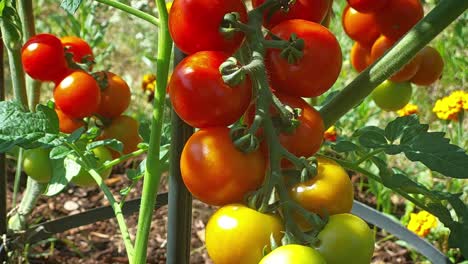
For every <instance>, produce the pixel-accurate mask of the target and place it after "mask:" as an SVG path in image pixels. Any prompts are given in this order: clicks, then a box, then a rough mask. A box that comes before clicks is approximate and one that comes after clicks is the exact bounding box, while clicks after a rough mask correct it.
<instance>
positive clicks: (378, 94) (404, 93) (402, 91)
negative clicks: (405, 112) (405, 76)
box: [371, 80, 413, 111]
mask: <svg viewBox="0 0 468 264" xmlns="http://www.w3.org/2000/svg"><path fill="white" fill-rule="evenodd" d="M412 90H413V89H412V87H411V83H409V82H401V83H395V82H391V81H389V80H386V81H385V82H383V83H382V84H380V85H379V86H377V88H375V89H374V91H373V92H372V94H371V96H372V99H374V102H375V104H376V105H377V106H378V107H380V108H381V109H382V110H385V111H397V110H400V109H401V108H403V107H404V106H405V105H407V104H408V103H409V101H410V99H411V94H412Z"/></svg>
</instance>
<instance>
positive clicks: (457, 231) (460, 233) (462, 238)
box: [448, 223, 468, 257]
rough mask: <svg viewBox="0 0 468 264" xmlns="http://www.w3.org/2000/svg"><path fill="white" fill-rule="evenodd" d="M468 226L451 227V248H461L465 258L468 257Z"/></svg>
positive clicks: (456, 224)
mask: <svg viewBox="0 0 468 264" xmlns="http://www.w3.org/2000/svg"><path fill="white" fill-rule="evenodd" d="M467 237H468V225H466V224H461V223H454V224H453V225H452V226H451V227H450V235H449V241H448V242H449V246H450V247H452V248H460V251H461V253H462V255H463V256H465V257H466V256H468V243H466V238H467Z"/></svg>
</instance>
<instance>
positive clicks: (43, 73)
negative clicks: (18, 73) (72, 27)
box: [21, 34, 67, 81]
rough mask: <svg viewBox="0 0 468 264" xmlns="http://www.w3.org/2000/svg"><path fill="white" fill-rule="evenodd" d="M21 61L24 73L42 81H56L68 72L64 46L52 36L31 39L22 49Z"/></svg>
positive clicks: (46, 35)
mask: <svg viewBox="0 0 468 264" xmlns="http://www.w3.org/2000/svg"><path fill="white" fill-rule="evenodd" d="M21 61H22V63H23V68H24V71H25V72H26V73H27V74H28V75H29V76H31V78H33V79H37V80H40V81H56V80H59V79H61V78H63V77H64V75H65V74H66V72H67V62H66V60H65V52H64V51H63V47H62V44H61V42H60V39H58V38H57V37H56V36H54V35H52V34H38V35H35V36H33V37H31V38H30V39H29V40H28V41H27V42H26V43H25V44H24V45H23V48H22V49H21Z"/></svg>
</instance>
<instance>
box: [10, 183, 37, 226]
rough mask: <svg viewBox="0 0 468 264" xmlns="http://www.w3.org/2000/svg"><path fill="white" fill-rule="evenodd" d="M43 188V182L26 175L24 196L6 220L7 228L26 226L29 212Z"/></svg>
mask: <svg viewBox="0 0 468 264" xmlns="http://www.w3.org/2000/svg"><path fill="white" fill-rule="evenodd" d="M45 188H46V185H45V184H40V183H38V182H37V181H35V180H33V179H32V178H31V177H28V182H27V185H26V190H25V191H24V196H23V198H22V199H21V204H20V205H19V208H18V210H17V211H16V213H15V214H14V215H13V216H12V217H11V218H10V220H9V222H8V227H9V229H11V230H13V231H21V230H24V229H25V228H26V225H27V218H28V216H29V214H31V212H32V210H33V209H34V207H35V205H36V202H37V199H38V198H39V196H40V195H41V193H42V192H44V190H45Z"/></svg>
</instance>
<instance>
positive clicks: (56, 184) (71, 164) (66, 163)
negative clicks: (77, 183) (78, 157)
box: [44, 156, 81, 196]
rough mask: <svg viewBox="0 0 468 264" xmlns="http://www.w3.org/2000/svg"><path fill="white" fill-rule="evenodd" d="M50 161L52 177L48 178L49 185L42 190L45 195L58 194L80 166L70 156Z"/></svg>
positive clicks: (78, 170) (76, 173) (77, 171)
mask: <svg viewBox="0 0 468 264" xmlns="http://www.w3.org/2000/svg"><path fill="white" fill-rule="evenodd" d="M51 162H52V168H53V171H52V178H51V179H50V182H49V185H47V189H46V190H45V192H44V195H46V196H54V195H57V194H59V193H60V192H61V191H62V190H63V189H65V187H67V185H68V183H69V182H70V181H71V179H73V177H75V176H76V175H78V173H79V172H80V169H81V166H80V164H78V163H77V162H76V161H75V160H74V159H73V158H71V157H70V156H68V157H66V158H64V159H59V160H51Z"/></svg>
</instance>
